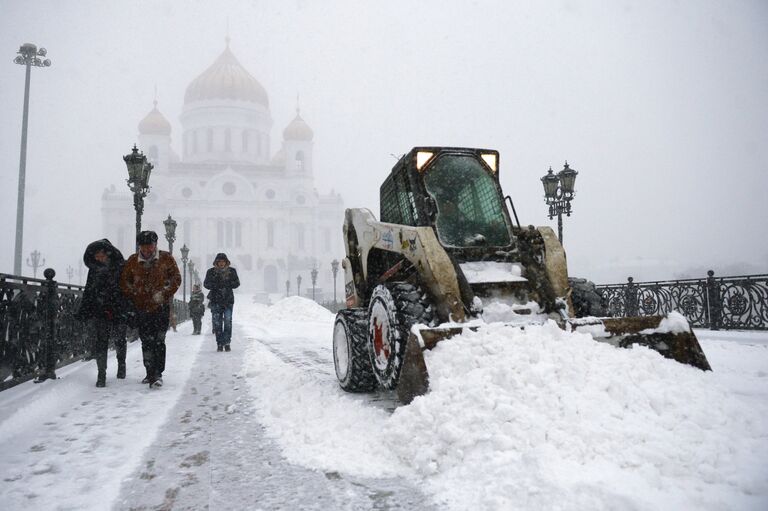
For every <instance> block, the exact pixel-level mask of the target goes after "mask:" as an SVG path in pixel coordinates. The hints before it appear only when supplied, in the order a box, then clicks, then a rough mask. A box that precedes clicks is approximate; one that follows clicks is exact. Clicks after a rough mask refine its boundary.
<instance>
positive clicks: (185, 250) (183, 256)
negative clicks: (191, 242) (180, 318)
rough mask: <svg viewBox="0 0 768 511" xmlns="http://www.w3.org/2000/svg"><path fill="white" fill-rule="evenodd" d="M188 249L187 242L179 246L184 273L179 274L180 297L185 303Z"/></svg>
mask: <svg viewBox="0 0 768 511" xmlns="http://www.w3.org/2000/svg"><path fill="white" fill-rule="evenodd" d="M187 256H189V249H188V248H187V244H186V243H184V245H183V246H182V247H181V262H182V263H184V273H182V274H181V298H182V300H184V302H185V303H186V301H187V261H189V259H188V257H187Z"/></svg>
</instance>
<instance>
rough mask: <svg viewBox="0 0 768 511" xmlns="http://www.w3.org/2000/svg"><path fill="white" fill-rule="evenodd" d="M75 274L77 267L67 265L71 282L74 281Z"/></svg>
mask: <svg viewBox="0 0 768 511" xmlns="http://www.w3.org/2000/svg"><path fill="white" fill-rule="evenodd" d="M74 276H75V269H74V268H72V267H71V266H67V278H68V279H69V283H70V284H71V283H72V277H74Z"/></svg>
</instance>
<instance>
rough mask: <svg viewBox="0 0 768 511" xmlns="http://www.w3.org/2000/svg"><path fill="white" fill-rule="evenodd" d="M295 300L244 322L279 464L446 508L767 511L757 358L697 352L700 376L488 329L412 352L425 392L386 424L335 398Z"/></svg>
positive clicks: (715, 350) (372, 405) (327, 323)
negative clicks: (393, 488)
mask: <svg viewBox="0 0 768 511" xmlns="http://www.w3.org/2000/svg"><path fill="white" fill-rule="evenodd" d="M307 302H308V301H306V300H301V301H298V300H293V301H287V300H286V303H283V304H278V305H276V306H274V307H273V308H267V310H262V311H261V312H260V314H267V315H269V314H271V312H270V311H271V309H274V312H275V315H274V316H272V317H271V319H270V321H271V323H269V328H262V327H260V326H259V323H258V322H254V323H252V324H250V325H244V329H245V330H246V331H247V330H248V329H250V331H251V332H253V334H254V335H261V336H262V337H261V338H259V342H258V343H253V344H252V346H251V348H250V351H249V355H248V359H249V366H248V367H249V369H248V380H249V381H250V383H251V389H252V392H253V394H254V396H256V398H257V402H258V405H257V406H258V412H259V415H260V420H261V421H262V422H263V424H264V425H265V427H266V429H267V431H268V434H269V435H270V436H272V437H273V438H275V439H276V441H277V442H278V443H279V444H280V445H281V446H282V448H283V450H284V452H285V454H286V456H287V458H288V459H289V460H291V461H292V462H294V463H297V464H301V465H304V466H308V467H311V468H316V469H322V470H333V471H338V472H342V473H348V474H353V475H359V476H367V477H381V476H391V475H400V476H402V477H405V478H407V479H408V480H411V481H416V482H417V484H418V485H419V486H420V487H421V488H423V489H424V490H425V491H427V492H428V493H429V494H431V495H432V496H433V497H434V499H435V501H436V502H437V503H438V506H439V508H441V509H449V510H469V509H472V510H475V509H483V510H506V509H521V510H540V509H563V510H572V509H578V510H581V509H598V510H599V509H633V510H654V511H655V510H657V509H670V510H672V509H675V510H676V509H705V510H707V509H713V510H714V509H729V510H732V509H735V510H739V509H766V508H768V464H767V463H766V462H765V460H768V442H766V439H767V438H766V437H767V436H768V434H767V432H768V346H765V345H759V346H756V347H753V346H741V347H740V348H736V347H734V346H729V345H728V344H729V343H727V342H723V343H721V345H713V344H711V343H712V342H714V341H710V343H709V344H707V345H706V346H705V351H708V350H710V349H711V350H712V355H713V356H711V357H710V362H711V363H712V366H713V367H714V368H715V370H714V371H713V372H702V371H699V370H698V369H695V368H692V367H689V366H685V365H681V364H678V363H677V362H674V361H671V360H667V359H664V358H663V357H661V356H660V355H659V354H658V353H656V352H654V351H651V350H649V349H647V348H645V347H642V346H636V347H634V348H632V349H618V348H614V347H613V346H610V345H608V344H605V343H598V342H595V341H594V340H592V338H591V337H590V336H589V335H587V334H584V333H578V332H565V331H562V330H560V329H559V328H557V326H556V325H555V324H554V323H553V322H547V323H545V324H543V325H539V326H535V325H532V326H528V327H526V329H525V330H522V329H519V328H511V327H508V326H504V325H502V324H491V325H486V326H485V327H484V328H482V329H481V330H479V331H478V332H471V331H467V332H466V333H465V334H463V335H461V336H458V337H455V338H453V339H452V340H450V341H445V342H442V343H440V344H439V345H438V347H437V348H435V349H434V350H432V351H429V352H426V354H425V355H426V362H427V365H428V368H429V371H430V384H431V389H430V392H429V393H428V394H426V395H424V396H421V397H418V398H416V399H415V400H414V402H413V403H412V404H411V405H409V406H401V407H399V408H397V409H396V411H395V412H394V413H393V414H391V415H388V414H387V413H386V410H383V409H382V407H381V406H380V404H379V403H377V400H378V399H379V397H376V396H375V395H374V396H372V395H356V394H347V393H344V392H343V391H342V390H341V389H340V388H339V386H338V383H337V381H336V378H335V375H334V372H333V356H332V353H331V332H332V325H333V319H332V318H333V316H332V315H331V314H330V313H328V314H325V315H324V317H325V320H322V321H309V320H307V319H302V318H310V317H312V316H313V313H312V311H313V308H314V307H315V305H314V304H311V303H307ZM284 311H291V313H290V314H283V312H284ZM318 316H319V317H320V318H322V317H323V314H319V315H318ZM277 318H282V319H281V320H278V319H277ZM713 346H715V347H713ZM708 355H710V353H708ZM745 361H746V362H745ZM745 364H746V365H745ZM750 364H751V365H750ZM744 368H746V369H747V370H746V371H745V370H744Z"/></svg>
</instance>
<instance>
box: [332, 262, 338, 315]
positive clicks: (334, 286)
mask: <svg viewBox="0 0 768 511" xmlns="http://www.w3.org/2000/svg"><path fill="white" fill-rule="evenodd" d="M331 272H332V273H333V303H334V304H335V303H336V275H337V274H338V273H339V260H338V259H334V260H333V261H331Z"/></svg>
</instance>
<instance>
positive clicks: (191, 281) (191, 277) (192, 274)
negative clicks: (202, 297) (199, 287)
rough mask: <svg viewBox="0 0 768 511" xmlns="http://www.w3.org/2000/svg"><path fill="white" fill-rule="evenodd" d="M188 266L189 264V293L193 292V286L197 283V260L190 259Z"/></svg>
mask: <svg viewBox="0 0 768 511" xmlns="http://www.w3.org/2000/svg"><path fill="white" fill-rule="evenodd" d="M187 266H189V293H190V295H191V294H192V286H193V285H194V284H197V282H196V281H195V262H194V261H192V260H190V261H189V263H187Z"/></svg>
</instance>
